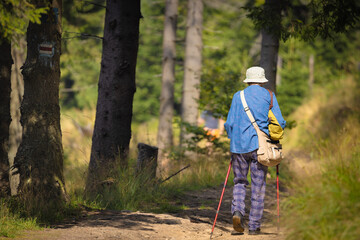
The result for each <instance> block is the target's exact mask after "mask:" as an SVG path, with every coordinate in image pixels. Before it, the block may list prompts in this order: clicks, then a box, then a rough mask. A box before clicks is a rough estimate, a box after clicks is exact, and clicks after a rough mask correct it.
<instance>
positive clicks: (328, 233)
mask: <svg viewBox="0 0 360 240" xmlns="http://www.w3.org/2000/svg"><path fill="white" fill-rule="evenodd" d="M295 2H297V1H295ZM299 2H304V1H299ZM334 2H336V1H334ZM203 3H204V11H203V31H202V38H203V51H202V58H203V61H202V62H203V65H202V76H201V83H200V86H199V90H200V100H199V113H200V112H202V111H203V110H211V111H212V112H214V113H216V114H218V115H219V116H223V118H225V117H226V115H227V112H228V110H229V108H230V104H231V99H232V96H233V94H234V93H235V92H237V91H239V90H241V89H243V88H245V87H246V86H245V84H244V83H242V80H243V79H245V72H246V69H247V68H249V67H251V66H254V65H259V64H260V55H261V34H260V31H259V29H258V28H256V26H255V23H254V21H253V20H252V19H251V18H250V17H249V16H248V14H249V9H248V8H244V7H246V6H249V3H248V1H245V0H204V1H203ZM261 3H262V2H261V1H253V2H252V5H251V6H254V5H255V6H257V4H258V5H259V6H260V5H261ZM104 4H105V1H103V0H94V1H92V3H89V2H87V1H76V0H64V1H63V19H62V24H63V26H62V27H63V34H62V54H61V62H60V67H61V81H60V105H61V128H62V141H63V150H64V175H65V182H66V187H67V191H68V192H69V194H70V196H71V198H72V201H73V202H76V203H78V202H80V203H81V204H84V205H87V206H91V207H99V208H110V209H120V210H121V209H129V210H139V209H140V210H145V211H160V212H169V211H179V210H181V207H178V206H177V207H174V206H171V204H169V200H164V199H173V198H174V197H175V198H176V196H177V195H176V194H179V193H181V192H183V191H189V190H196V189H199V188H205V187H209V186H212V185H214V184H218V183H221V181H223V178H224V174H225V169H226V166H227V163H228V158H229V155H228V153H227V152H226V150H227V147H228V145H227V144H228V142H227V140H226V135H224V136H222V137H221V138H220V139H221V141H220V142H221V143H217V142H216V143H213V144H215V145H213V146H215V147H216V146H220V147H222V149H225V150H222V151H220V152H219V151H215V152H211V153H205V154H203V153H202V152H201V153H199V156H200V157H199V160H198V161H197V162H196V163H191V164H192V167H191V168H190V170H186V171H184V172H183V173H181V174H179V175H178V176H176V177H174V178H173V179H171V181H169V182H168V183H167V184H164V185H163V186H164V187H162V188H160V190H159V188H153V187H150V186H149V187H148V188H147V190H145V191H142V190H141V189H142V188H141V181H139V180H136V179H135V177H134V176H133V175H132V173H131V172H126V171H124V172H121V174H122V175H121V178H122V179H126V182H121V183H119V186H118V192H117V193H116V194H114V193H113V192H112V193H111V194H110V193H108V195H106V194H105V195H104V196H103V197H102V198H98V199H96V200H94V201H92V202H86V201H85V200H84V199H83V198H82V196H83V191H84V185H85V179H86V174H87V167H88V164H89V160H90V154H91V137H92V132H93V128H94V121H95V113H96V101H97V94H98V81H99V74H100V67H101V66H100V62H101V54H102V39H101V38H102V36H103V32H104V20H105V9H104V8H103V7H102V5H104ZM187 10H188V9H187V1H185V0H179V7H178V22H177V32H176V54H177V55H176V65H175V76H176V80H175V86H174V110H175V115H174V120H173V129H174V142H175V145H177V144H178V143H179V139H178V138H179V134H180V127H179V121H180V116H181V113H180V110H181V98H182V85H183V75H184V53H185V35H186V16H187ZM164 12H165V1H159V0H142V1H141V14H142V16H143V18H142V19H140V36H139V50H138V58H137V67H136V93H135V95H134V102H133V117H132V138H131V143H130V165H131V166H132V165H134V164H135V160H136V156H137V151H136V146H137V144H138V143H139V142H143V143H146V144H149V145H153V146H156V145H157V140H156V136H157V130H158V122H159V109H160V100H159V99H160V93H161V72H162V39H163V30H164V18H165V16H164ZM358 16H359V15H358ZM359 27H360V25H359V21H357V23H356V24H355V27H354V28H352V29H351V30H350V31H347V32H345V33H337V34H334V35H332V36H330V37H328V38H326V39H323V38H321V37H320V36H317V37H315V38H306V37H305V39H302V38H295V37H293V36H290V37H288V38H287V39H283V40H286V41H283V40H281V41H280V45H279V55H278V59H277V60H278V63H277V76H276V86H277V91H276V96H277V99H278V102H279V105H280V107H281V110H282V113H283V115H284V118H285V119H286V121H287V123H288V125H287V127H288V128H287V130H286V132H285V139H284V140H283V144H284V148H285V150H286V154H287V155H286V156H287V159H286V160H285V162H284V164H282V167H283V170H284V171H283V172H281V177H282V179H283V181H284V182H286V184H287V186H288V188H289V189H290V190H289V191H290V195H291V197H289V199H288V200H287V201H286V202H285V203H284V204H283V206H282V207H283V209H284V211H286V212H288V214H287V215H288V216H287V219H288V225H289V229H290V230H289V234H288V237H289V239H357V237H358V236H359V234H360V232H359V229H360V228H359V226H360V216H358V214H357V213H359V212H360V205H359V200H360V195H359V193H360V189H359V184H358V183H359V181H360V175H359V172H360V171H359V170H360V167H359V162H360V161H359V160H360V159H359V156H360V144H359V139H358V136H359V135H358V134H360V111H359V110H360V107H359V103H360V90H359V89H360V88H359V84H360V28H359ZM23 56H24V55H23ZM24 60H25V59H23V61H24ZM21 65H22V64H20V66H21ZM193 131H196V130H193ZM225 134H226V133H225ZM200 135H201V134H200ZM203 138H204V136H203V137H202V138H200V140H201V139H203ZM197 140H199V139H197ZM205 140H206V139H205ZM195 144H197V143H195ZM217 144H218V145H217ZM199 148H200V147H199ZM13 154H14V153H13ZM170 157H171V158H172V159H173V161H174V162H176V164H175V165H174V166H175V167H176V168H178V167H182V166H184V162H181V161H180V160H182V157H183V156H182V155H181V153H179V152H177V149H176V148H174V149H173V151H172V152H171V154H170ZM189 161H190V160H189ZM186 163H187V162H186ZM174 170H175V169H174ZM176 170H177V169H176ZM274 175H275V173H274V170H271V171H270V174H269V177H270V178H271V177H272V178H273V177H274ZM304 176H306V178H304ZM175 186H176V187H175ZM300 186H301V187H300ZM325 203H326V204H327V205H324V204H325ZM4 206H5V205H4ZM319 206H321V207H319ZM3 209H5V208H3ZM0 213H1V214H2V216H3V218H4V216H5V217H6V216H7V217H8V216H9V215H8V214H9V213H8V212H7V211H5V210H2V212H0ZM299 216H301V219H302V220H299ZM8 218H9V217H8ZM299 221H302V223H303V224H299ZM349 222H350V223H349ZM11 224H12V223H11V222H10V223H9V222H8V225H11ZM344 224H346V226H345V228H346V230H344V229H343V228H344ZM317 226H322V227H323V228H322V229H321V230H320V229H318V228H317ZM305 228H306V230H304V229H305ZM319 228H320V227H319ZM1 230H2V231H3V232H1ZM13 231H14V230H8V229H7V230H4V229H1V227H0V234H1V233H2V234H4V235H9V236H10V235H11V234H13ZM344 232H345V233H344Z"/></svg>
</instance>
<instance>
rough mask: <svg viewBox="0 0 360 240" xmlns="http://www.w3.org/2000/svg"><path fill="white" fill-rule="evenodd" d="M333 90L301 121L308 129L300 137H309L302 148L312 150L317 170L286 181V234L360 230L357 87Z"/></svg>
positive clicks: (326, 235) (325, 236) (346, 235)
mask: <svg viewBox="0 0 360 240" xmlns="http://www.w3.org/2000/svg"><path fill="white" fill-rule="evenodd" d="M336 93H337V94H335V93H334V94H333V95H331V96H330V97H329V99H328V101H324V102H323V106H322V107H321V108H318V109H319V110H318V112H317V113H316V116H317V117H316V118H314V119H311V120H310V121H309V122H308V123H307V125H304V126H305V128H308V129H311V130H310V131H307V132H303V133H302V137H303V139H312V141H308V142H307V143H306V144H305V145H304V146H303V149H302V151H304V152H311V153H312V154H313V157H312V159H311V161H312V163H315V164H316V165H317V166H316V167H317V168H319V169H320V170H315V171H314V174H313V175H311V176H307V177H302V178H301V179H298V178H297V179H295V180H294V181H292V185H291V187H289V189H292V192H293V194H292V196H291V197H289V198H288V199H286V200H285V201H284V204H283V206H282V207H283V212H284V213H285V214H286V216H285V220H284V222H286V227H287V239H290V240H292V239H294V240H295V239H296V240H298V239H305V240H332V239H337V240H341V239H344V240H345V239H346V240H355V239H356V240H357V239H359V236H360V184H359V182H360V140H359V135H360V111H359V110H360V109H359V105H358V102H359V101H358V99H359V93H360V92H359V88H358V86H356V87H355V86H353V87H351V88H349V87H344V86H341V85H340V86H339V89H338V91H337V92H336ZM343 93H344V94H343ZM339 113H341V114H339ZM313 165H314V164H313ZM302 176H304V175H302Z"/></svg>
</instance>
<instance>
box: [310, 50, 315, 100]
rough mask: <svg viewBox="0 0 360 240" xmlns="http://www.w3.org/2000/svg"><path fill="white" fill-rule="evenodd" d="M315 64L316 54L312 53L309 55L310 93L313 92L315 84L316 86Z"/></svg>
mask: <svg viewBox="0 0 360 240" xmlns="http://www.w3.org/2000/svg"><path fill="white" fill-rule="evenodd" d="M314 65H315V58H314V54H311V55H310V57H309V90H310V93H312V90H313V86H314Z"/></svg>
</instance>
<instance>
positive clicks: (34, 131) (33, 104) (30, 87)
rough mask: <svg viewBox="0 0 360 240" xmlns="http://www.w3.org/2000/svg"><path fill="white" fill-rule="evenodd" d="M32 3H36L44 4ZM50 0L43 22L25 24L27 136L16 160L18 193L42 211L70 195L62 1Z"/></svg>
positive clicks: (24, 121) (23, 122)
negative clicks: (62, 95) (63, 120)
mask: <svg viewBox="0 0 360 240" xmlns="http://www.w3.org/2000/svg"><path fill="white" fill-rule="evenodd" d="M34 3H35V6H36V7H42V6H44V4H45V3H44V2H43V1H35V2H34ZM46 3H49V6H50V8H49V11H48V12H47V14H43V15H42V17H41V24H34V23H30V24H29V26H28V29H27V56H26V61H25V64H24V65H23V66H22V74H23V77H24V97H23V101H22V103H21V125H22V126H23V140H22V142H21V144H20V146H19V149H18V152H17V154H16V157H15V160H14V165H15V167H17V168H18V171H19V173H20V184H19V194H20V196H21V197H22V198H23V200H24V203H26V204H28V206H29V207H30V208H32V209H40V210H41V211H44V213H47V211H48V210H49V209H50V208H51V209H54V207H55V208H58V207H61V206H62V204H63V203H64V202H65V200H66V193H65V185H64V184H65V183H64V176H63V149H62V141H61V129H60V107H59V81H60V54H61V31H62V30H61V6H62V1H61V0H53V1H48V2H46Z"/></svg>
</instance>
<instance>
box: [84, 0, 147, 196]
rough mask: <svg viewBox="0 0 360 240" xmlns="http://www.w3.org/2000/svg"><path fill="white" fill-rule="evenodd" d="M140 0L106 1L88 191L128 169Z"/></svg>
mask: <svg viewBox="0 0 360 240" xmlns="http://www.w3.org/2000/svg"><path fill="white" fill-rule="evenodd" d="M140 18H141V12H140V0H134V1H128V0H117V1H114V0H107V1H106V16H105V28H104V39H103V51H102V61H101V72H100V77H99V84H98V100H97V106H96V119H95V127H94V135H93V138H92V148H91V157H90V164H89V171H88V179H87V183H86V190H87V192H88V193H97V192H99V191H100V190H101V184H99V183H100V182H101V181H103V180H105V179H106V178H108V177H110V176H114V174H115V172H114V171H116V170H118V168H119V167H120V166H121V167H126V166H127V156H128V151H129V142H130V138H131V119H132V105H133V104H132V103H133V97H134V93H135V90H136V85H135V68H136V59H137V52H138V45H139V20H140Z"/></svg>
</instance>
